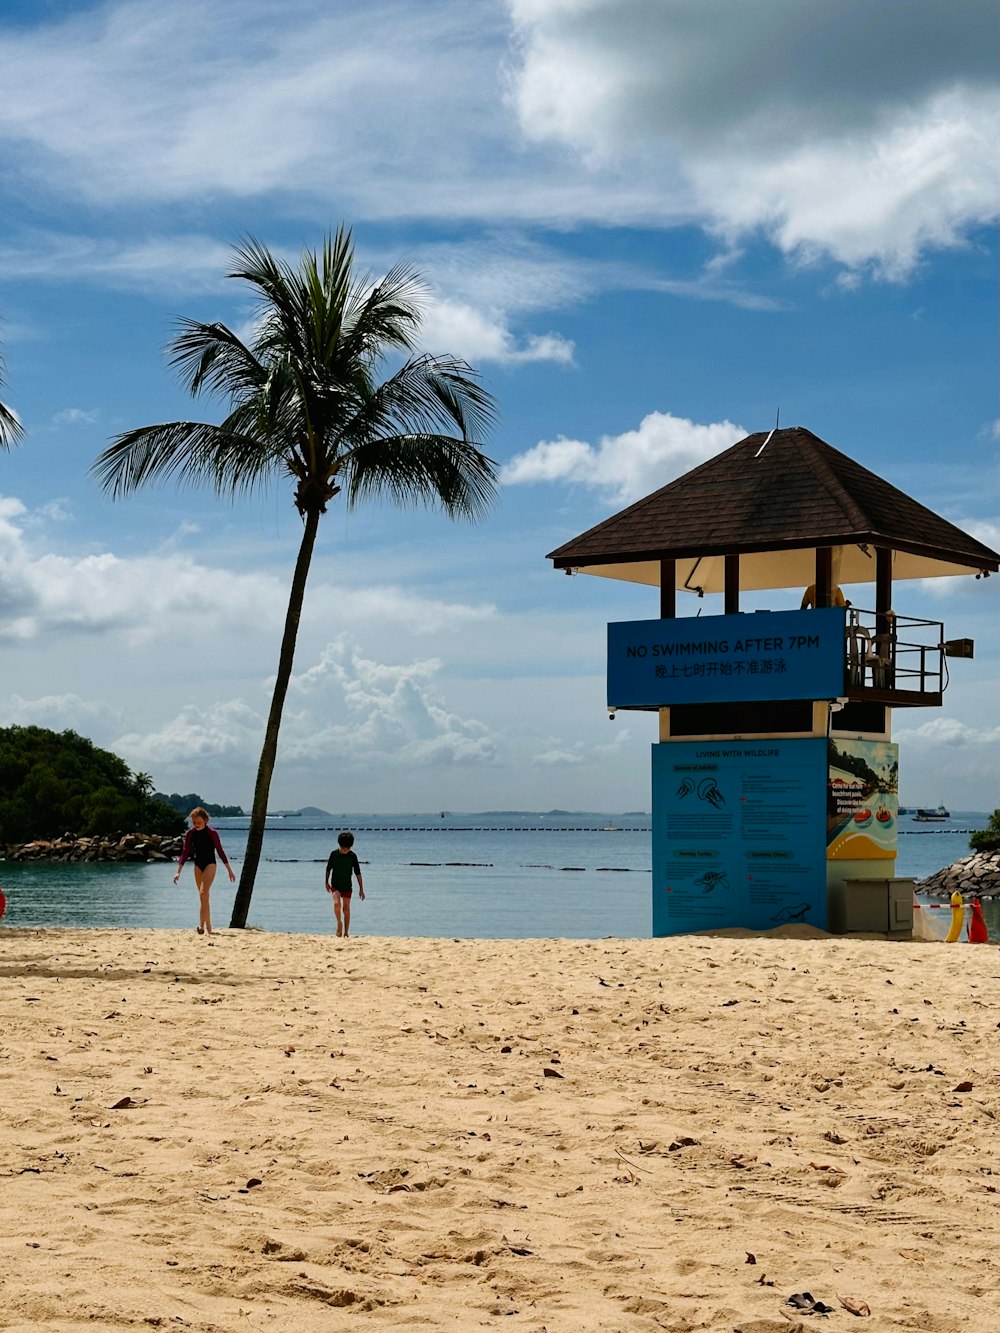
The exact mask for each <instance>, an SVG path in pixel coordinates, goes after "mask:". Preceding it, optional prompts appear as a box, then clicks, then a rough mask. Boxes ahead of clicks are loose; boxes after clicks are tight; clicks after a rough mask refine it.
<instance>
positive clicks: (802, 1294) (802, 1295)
mask: <svg viewBox="0 0 1000 1333" xmlns="http://www.w3.org/2000/svg"><path fill="white" fill-rule="evenodd" d="M785 1304H786V1305H792V1306H794V1307H795V1309H796V1310H798V1312H799V1314H833V1306H832V1305H826V1304H825V1303H824V1302H823V1301H818V1300H816V1298H815V1297H814V1296H813V1294H812V1292H811V1291H797V1292H795V1293H794V1295H792V1296H789V1298H788V1300H787V1301H785Z"/></svg>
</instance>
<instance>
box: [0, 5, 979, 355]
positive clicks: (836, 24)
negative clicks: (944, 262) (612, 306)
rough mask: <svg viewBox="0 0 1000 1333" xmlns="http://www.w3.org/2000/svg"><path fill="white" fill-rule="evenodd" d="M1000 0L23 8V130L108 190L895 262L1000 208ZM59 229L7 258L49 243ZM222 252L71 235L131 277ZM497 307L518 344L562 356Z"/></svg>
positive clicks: (899, 270) (78, 261)
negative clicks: (768, 242) (950, 0)
mask: <svg viewBox="0 0 1000 1333" xmlns="http://www.w3.org/2000/svg"><path fill="white" fill-rule="evenodd" d="M993 23H994V16H993V12H992V4H991V3H990V4H987V3H986V2H985V0H964V3H963V4H961V5H959V6H947V5H942V4H941V3H940V0H885V3H882V4H880V5H879V6H877V7H876V8H875V9H872V7H871V6H870V5H865V4H863V3H862V0H841V2H840V3H837V2H836V0H755V3H754V4H753V5H742V6H740V5H733V3H732V0H700V3H699V4H697V5H692V4H690V3H679V0H670V2H669V3H665V2H664V0H507V3H506V4H503V3H500V0H496V2H495V3H489V4H480V5H473V6H470V5H467V4H459V3H455V0H422V2H421V4H420V5H419V6H414V5H412V4H407V3H403V2H402V0H371V3H368V4H365V5H361V4H360V3H353V4H352V3H344V4H341V5H338V6H330V5H328V4H325V3H322V0H287V2H286V4H284V5H282V6H280V7H276V6H274V5H268V4H265V3H263V0H244V3H241V4H240V5H239V6H235V7H233V6H230V7H229V8H227V7H225V6H214V7H206V6H205V5H203V4H200V3H197V0H162V3H161V2H159V0H156V2H154V0H128V3H125V2H124V0H119V2H118V3H103V4H97V5H95V6H90V7H85V8H84V9H83V10H81V11H80V12H73V13H70V14H68V15H67V14H65V13H63V14H60V15H59V17H57V18H56V19H54V20H50V21H46V20H45V19H44V18H43V19H41V20H37V19H36V21H35V22H34V23H33V24H18V25H14V24H9V25H8V26H7V27H6V29H5V30H4V33H3V36H4V47H5V97H4V99H3V102H2V103H0V137H2V138H3V139H4V140H5V147H6V149H7V158H8V161H9V163H10V165H9V167H8V178H9V179H12V180H14V181H15V182H16V184H17V186H18V188H19V189H20V190H22V191H24V190H27V189H30V187H31V185H32V184H37V185H38V187H39V188H40V189H43V190H44V191H45V192H46V194H47V195H48V194H51V192H52V190H53V189H58V190H61V191H64V192H65V193H67V194H68V195H70V196H71V197H83V198H84V199H85V200H86V201H87V203H88V204H89V205H92V206H96V207H97V208H99V209H107V208H110V207H113V208H120V207H121V205H122V203H123V201H124V202H127V204H128V205H129V206H130V207H135V206H136V205H137V204H138V205H141V204H143V203H149V202H152V203H154V204H156V203H164V202H166V203H175V202H178V201H197V204H198V206H199V208H200V207H202V206H203V204H204V201H206V200H208V201H212V202H214V201H217V200H221V201H223V202H228V201H230V200H233V201H239V202H242V201H245V200H248V199H259V198H260V197H261V196H263V195H266V194H276V193H283V194H285V195H287V196H289V197H292V198H294V199H295V200H296V201H297V202H300V201H303V200H304V201H306V203H307V205H308V206H309V207H315V206H316V204H317V203H318V204H319V205H320V206H321V207H322V208H323V209H324V211H325V212H328V211H329V201H330V198H331V193H330V192H331V188H333V187H332V186H331V182H333V183H335V189H336V203H337V208H336V211H337V214H338V215H348V216H352V217H356V218H361V219H364V218H379V219H389V220H396V219H401V218H408V219H415V218H459V219H480V220H483V221H487V220H488V223H489V225H491V226H496V225H498V224H499V223H501V222H504V223H511V222H525V221H530V222H533V223H542V224H543V225H555V226H559V227H564V226H575V225H579V224H581V223H598V224H621V225H646V226H664V225H667V226H670V225H677V224H679V223H680V224H690V223H692V222H693V223H696V224H701V225H705V226H708V227H710V228H712V229H713V230H714V231H716V232H717V233H718V234H719V235H720V237H722V238H723V239H724V240H725V241H726V242H727V243H730V244H731V243H733V242H734V241H735V240H736V239H737V238H741V237H744V236H752V235H753V234H754V233H756V232H758V231H760V230H762V231H763V232H764V233H765V234H766V235H767V236H769V237H770V238H771V239H772V240H773V241H774V243H775V244H777V245H778V246H779V247H780V248H781V249H782V250H783V251H784V252H785V253H787V254H789V255H791V256H794V257H795V258H796V259H800V260H809V259H811V258H814V257H816V256H819V255H822V256H832V257H833V258H834V259H835V260H837V261H839V262H840V263H841V264H843V265H846V266H848V268H849V269H851V270H861V269H863V268H864V267H866V266H868V265H871V266H873V267H874V268H875V269H876V270H877V271H878V272H880V273H882V274H884V275H887V276H891V277H898V276H900V275H902V274H905V273H906V272H908V271H909V270H910V269H911V268H912V266H913V265H914V263H915V262H916V261H917V259H918V258H919V256H920V254H921V252H922V251H923V250H925V249H927V248H929V247H937V246H950V245H955V244H959V243H961V242H962V240H963V238H964V237H965V236H966V235H967V233H968V231H969V229H970V228H971V227H974V226H976V225H977V224H980V223H983V222H988V221H990V220H991V219H992V218H994V217H995V216H996V208H997V205H996V188H995V172H996V169H995V143H996V124H997V96H996V91H995V86H994V80H995V74H994V69H993V64H994V58H993V47H994V43H993ZM74 244H75V245H77V246H79V245H81V244H83V243H80V242H75V243H74V242H70V241H68V240H67V241H65V245H66V246H69V247H72V246H73V245H74ZM37 248H38V247H37V246H34V247H33V246H32V244H30V243H29V244H28V245H27V246H20V247H13V248H12V247H8V250H9V252H10V251H11V249H13V253H8V257H7V258H8V262H5V265H4V267H5V270H6V271H7V272H8V274H10V273H11V272H13V273H24V272H29V271H31V270H32V266H33V265H37V264H39V263H40V264H42V265H43V266H47V267H49V268H51V266H52V259H53V255H52V254H45V253H42V254H41V255H40V256H36V255H34V254H33V253H32V251H33V249H37ZM41 248H42V250H43V251H44V249H45V247H44V244H43V245H42V247H41ZM189 249H193V253H191V254H189V253H186V252H187V251H188V250H189ZM209 256H210V246H206V244H205V243H204V241H203V239H200V238H197V237H195V238H183V237H179V238H176V240H173V241H163V240H157V239H156V238H152V239H150V240H149V241H147V242H146V243H144V244H140V245H138V246H131V247H129V249H128V253H127V254H125V253H122V254H115V253H113V252H108V251H107V250H105V249H104V248H103V247H101V246H100V245H96V244H93V243H92V244H91V246H90V248H89V251H88V252H87V253H83V254H79V253H78V254H76V255H72V254H71V255H70V256H69V257H70V259H71V260H72V261H73V263H74V264H75V266H77V267H79V266H80V265H82V264H89V265H90V266H91V268H92V269H93V271H94V272H95V273H97V272H104V273H105V274H106V275H107V279H108V280H112V281H116V282H118V283H120V284H121V283H140V282H145V281H148V275H149V274H151V273H155V274H156V275H158V280H159V281H161V282H163V281H166V280H168V279H169V275H170V272H171V268H172V267H173V268H174V270H175V271H177V272H180V273H184V274H187V273H191V272H192V271H196V270H198V269H199V268H201V267H203V265H204V262H205V259H206V257H209ZM10 260H12V261H13V264H11V263H10V262H9V261H10ZM208 270H209V272H208V273H207V274H205V275H204V278H205V280H206V281H208V280H217V275H218V274H219V273H220V272H221V271H223V270H222V267H221V265H220V264H219V263H218V262H217V261H216V260H214V259H210V262H209V264H208ZM711 290H712V288H711V284H708V285H706V286H705V287H703V288H702V289H701V290H699V288H698V285H697V284H696V285H695V291H694V294H696V295H700V294H709V293H710V292H711ZM715 290H716V291H720V290H722V289H721V287H716V288H715ZM472 305H473V307H474V308H475V309H482V310H484V311H485V312H486V313H485V317H486V318H487V319H490V318H492V319H493V321H494V322H495V323H497V325H498V328H499V331H500V339H499V343H498V344H497V345H498V347H499V350H500V353H501V359H509V357H510V356H511V355H513V356H514V357H515V358H516V357H517V356H518V355H519V354H520V355H521V358H522V359H556V360H558V359H560V358H561V357H562V356H563V355H564V350H565V349H564V347H563V344H562V342H561V341H560V342H557V343H555V344H552V345H549V344H546V343H545V342H542V343H541V344H535V345H533V344H531V343H530V342H529V341H526V340H523V339H519V338H516V337H515V338H514V339H513V341H512V342H511V343H508V342H507V341H506V340H505V338H504V337H503V330H504V329H505V327H506V326H505V324H504V322H503V320H502V319H501V318H499V317H498V316H497V315H496V314H495V312H494V313H493V315H492V316H491V310H492V307H490V306H488V305H483V304H481V303H480V302H477V301H472ZM481 332H482V331H481ZM512 336H513V335H512ZM542 336H543V338H544V336H545V335H542ZM558 336H559V335H556V337H557V338H558Z"/></svg>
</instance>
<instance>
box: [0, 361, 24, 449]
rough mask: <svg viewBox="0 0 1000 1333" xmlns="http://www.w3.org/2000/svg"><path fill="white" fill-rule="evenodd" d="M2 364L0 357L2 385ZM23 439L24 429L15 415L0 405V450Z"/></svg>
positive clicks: (1, 381) (12, 411)
mask: <svg viewBox="0 0 1000 1333" xmlns="http://www.w3.org/2000/svg"><path fill="white" fill-rule="evenodd" d="M3 372H4V364H3V358H2V357H0V384H3ZM22 439H24V427H23V426H22V425H21V421H20V418H19V417H18V415H17V413H16V412H15V411H14V410H13V409H12V408H10V407H7V405H6V404H5V403H0V449H10V448H12V447H13V446H14V445H15V444H18V443H19V442H20V441H21V440H22Z"/></svg>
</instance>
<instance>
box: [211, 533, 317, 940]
mask: <svg viewBox="0 0 1000 1333" xmlns="http://www.w3.org/2000/svg"><path fill="white" fill-rule="evenodd" d="M318 527H319V510H318V509H309V510H307V512H306V516H305V524H304V528H303V532H302V542H301V544H300V546H299V554H298V558H297V559H296V561H295V572H294V574H293V575H292V588H291V592H290V593H289V595H288V610H287V611H286V613H285V630H284V633H283V634H282V636H281V652H280V654H279V656H278V674H277V677H276V679H275V682H274V693H273V694H272V695H271V711H270V712H269V713H268V717H267V727H266V728H265V731H264V745H263V748H262V750H261V753H260V763H259V764H258V766H257V785H256V787H255V788H254V793H253V808H252V809H251V811H250V827H249V829H248V830H247V849H246V852H245V854H244V857H243V870H242V871H241V873H240V882H239V884H238V886H237V889H236V897H235V899H234V900H233V916H232V920H231V921H230V922H229V927H230V929H231V930H243V929H244V928H245V926H246V924H247V914H248V912H249V911H250V898H251V896H252V894H253V886H254V880H255V879H256V878H257V866H258V865H259V864H260V852H261V848H262V846H263V845H264V823H265V820H266V819H267V798H268V795H269V793H270V790H271V775H272V774H273V773H274V761H275V757H276V755H277V753H278V730H279V728H280V727H281V714H282V711H283V709H284V707H285V695H286V694H287V693H288V682H289V680H290V679H291V675H292V662H293V660H294V657H295V640H296V639H297V638H298V633H299V617H300V616H301V614H302V601H303V598H304V597H305V591H306V579H307V578H308V577H309V565H310V563H311V562H312V554H313V547H314V546H315V544H316V531H317V529H318Z"/></svg>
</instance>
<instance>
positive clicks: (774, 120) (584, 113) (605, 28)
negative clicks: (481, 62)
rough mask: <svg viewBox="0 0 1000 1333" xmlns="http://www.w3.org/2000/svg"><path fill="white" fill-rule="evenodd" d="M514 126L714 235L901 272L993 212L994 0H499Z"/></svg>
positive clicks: (995, 109) (955, 241) (807, 256)
mask: <svg viewBox="0 0 1000 1333" xmlns="http://www.w3.org/2000/svg"><path fill="white" fill-rule="evenodd" d="M509 3H510V8H511V13H512V17H513V20H514V23H515V26H516V28H517V31H518V37H519V43H518V57H517V63H516V66H515V67H514V69H513V71H512V99H513V102H514V105H515V107H516V109H517V113H518V115H519V118H520V121H521V124H522V127H523V128H524V130H525V132H526V134H528V135H529V136H530V137H531V138H533V139H535V140H536V141H538V142H545V143H561V144H565V145H568V146H570V147H571V148H573V149H574V150H576V151H577V152H578V153H579V154H580V156H581V159H582V160H583V161H584V162H585V163H586V164H587V165H588V167H589V169H590V170H591V172H592V173H594V174H595V175H597V174H599V173H601V172H602V171H608V170H609V169H610V168H611V167H612V165H615V166H617V167H618V168H619V169H621V168H623V167H624V168H630V169H631V170H632V171H633V172H641V173H643V174H644V176H645V177H646V178H647V179H649V180H651V181H653V182H655V183H657V184H659V185H660V187H661V189H662V190H663V191H664V193H665V194H666V193H667V192H669V191H671V190H676V189H677V188H678V184H679V183H680V182H683V183H684V184H685V186H686V187H687V190H688V192H689V206H690V207H691V209H692V212H694V213H695V214H697V215H699V216H701V217H703V218H704V219H705V220H707V221H708V222H709V224H710V225H712V226H714V227H715V228H716V229H718V230H719V231H720V233H722V234H724V235H726V236H727V237H729V238H730V239H733V238H735V237H738V236H741V235H746V234H749V233H752V232H754V231H756V230H758V229H762V230H763V231H765V232H766V233H767V234H768V235H769V236H770V237H771V239H773V240H774V242H775V243H776V244H777V245H778V246H779V247H780V248H781V249H782V250H784V251H785V252H786V253H788V254H790V255H794V256H795V257H797V258H800V259H805V260H808V259H810V258H813V257H816V256H817V255H821V254H822V255H830V256H832V257H833V258H834V259H836V260H838V261H839V262H840V263H842V264H845V265H847V266H849V267H857V266H860V265H865V264H869V263H870V264H872V265H873V266H875V268H876V269H877V270H878V271H880V272H881V273H882V274H884V275H886V276H890V277H899V276H901V275H903V274H905V273H906V272H908V271H909V270H910V269H911V268H912V266H913V264H914V263H915V262H916V260H917V258H918V256H919V254H920V252H921V251H922V250H923V249H924V248H927V247H934V246H949V245H955V244H958V243H960V241H961V240H962V238H963V235H964V234H965V233H966V232H967V230H968V229H969V228H970V227H973V226H976V225H978V224H982V223H985V222H988V221H989V220H991V219H992V218H994V217H995V216H996V213H997V194H996V165H997V154H996V144H997V126H998V98H997V94H996V88H995V75H994V70H993V56H992V49H993V39H992V28H993V24H994V21H995V20H994V15H993V9H992V5H991V4H986V3H984V0H974V2H972V3H969V4H965V5H962V6H960V7H959V8H958V9H956V8H955V7H953V6H941V5H940V4H939V3H937V0H888V3H885V4H882V5H880V6H879V7H878V10H877V12H876V11H873V10H872V9H871V8H870V7H869V6H866V5H862V4H859V3H853V2H851V3H840V4H836V3H830V0H756V2H755V3H754V4H753V5H752V6H751V5H745V6H734V5H732V4H731V3H729V0H702V2H701V3H700V4H698V5H696V6H692V5H687V4H676V3H670V4H663V3H662V2H661V0H509Z"/></svg>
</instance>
